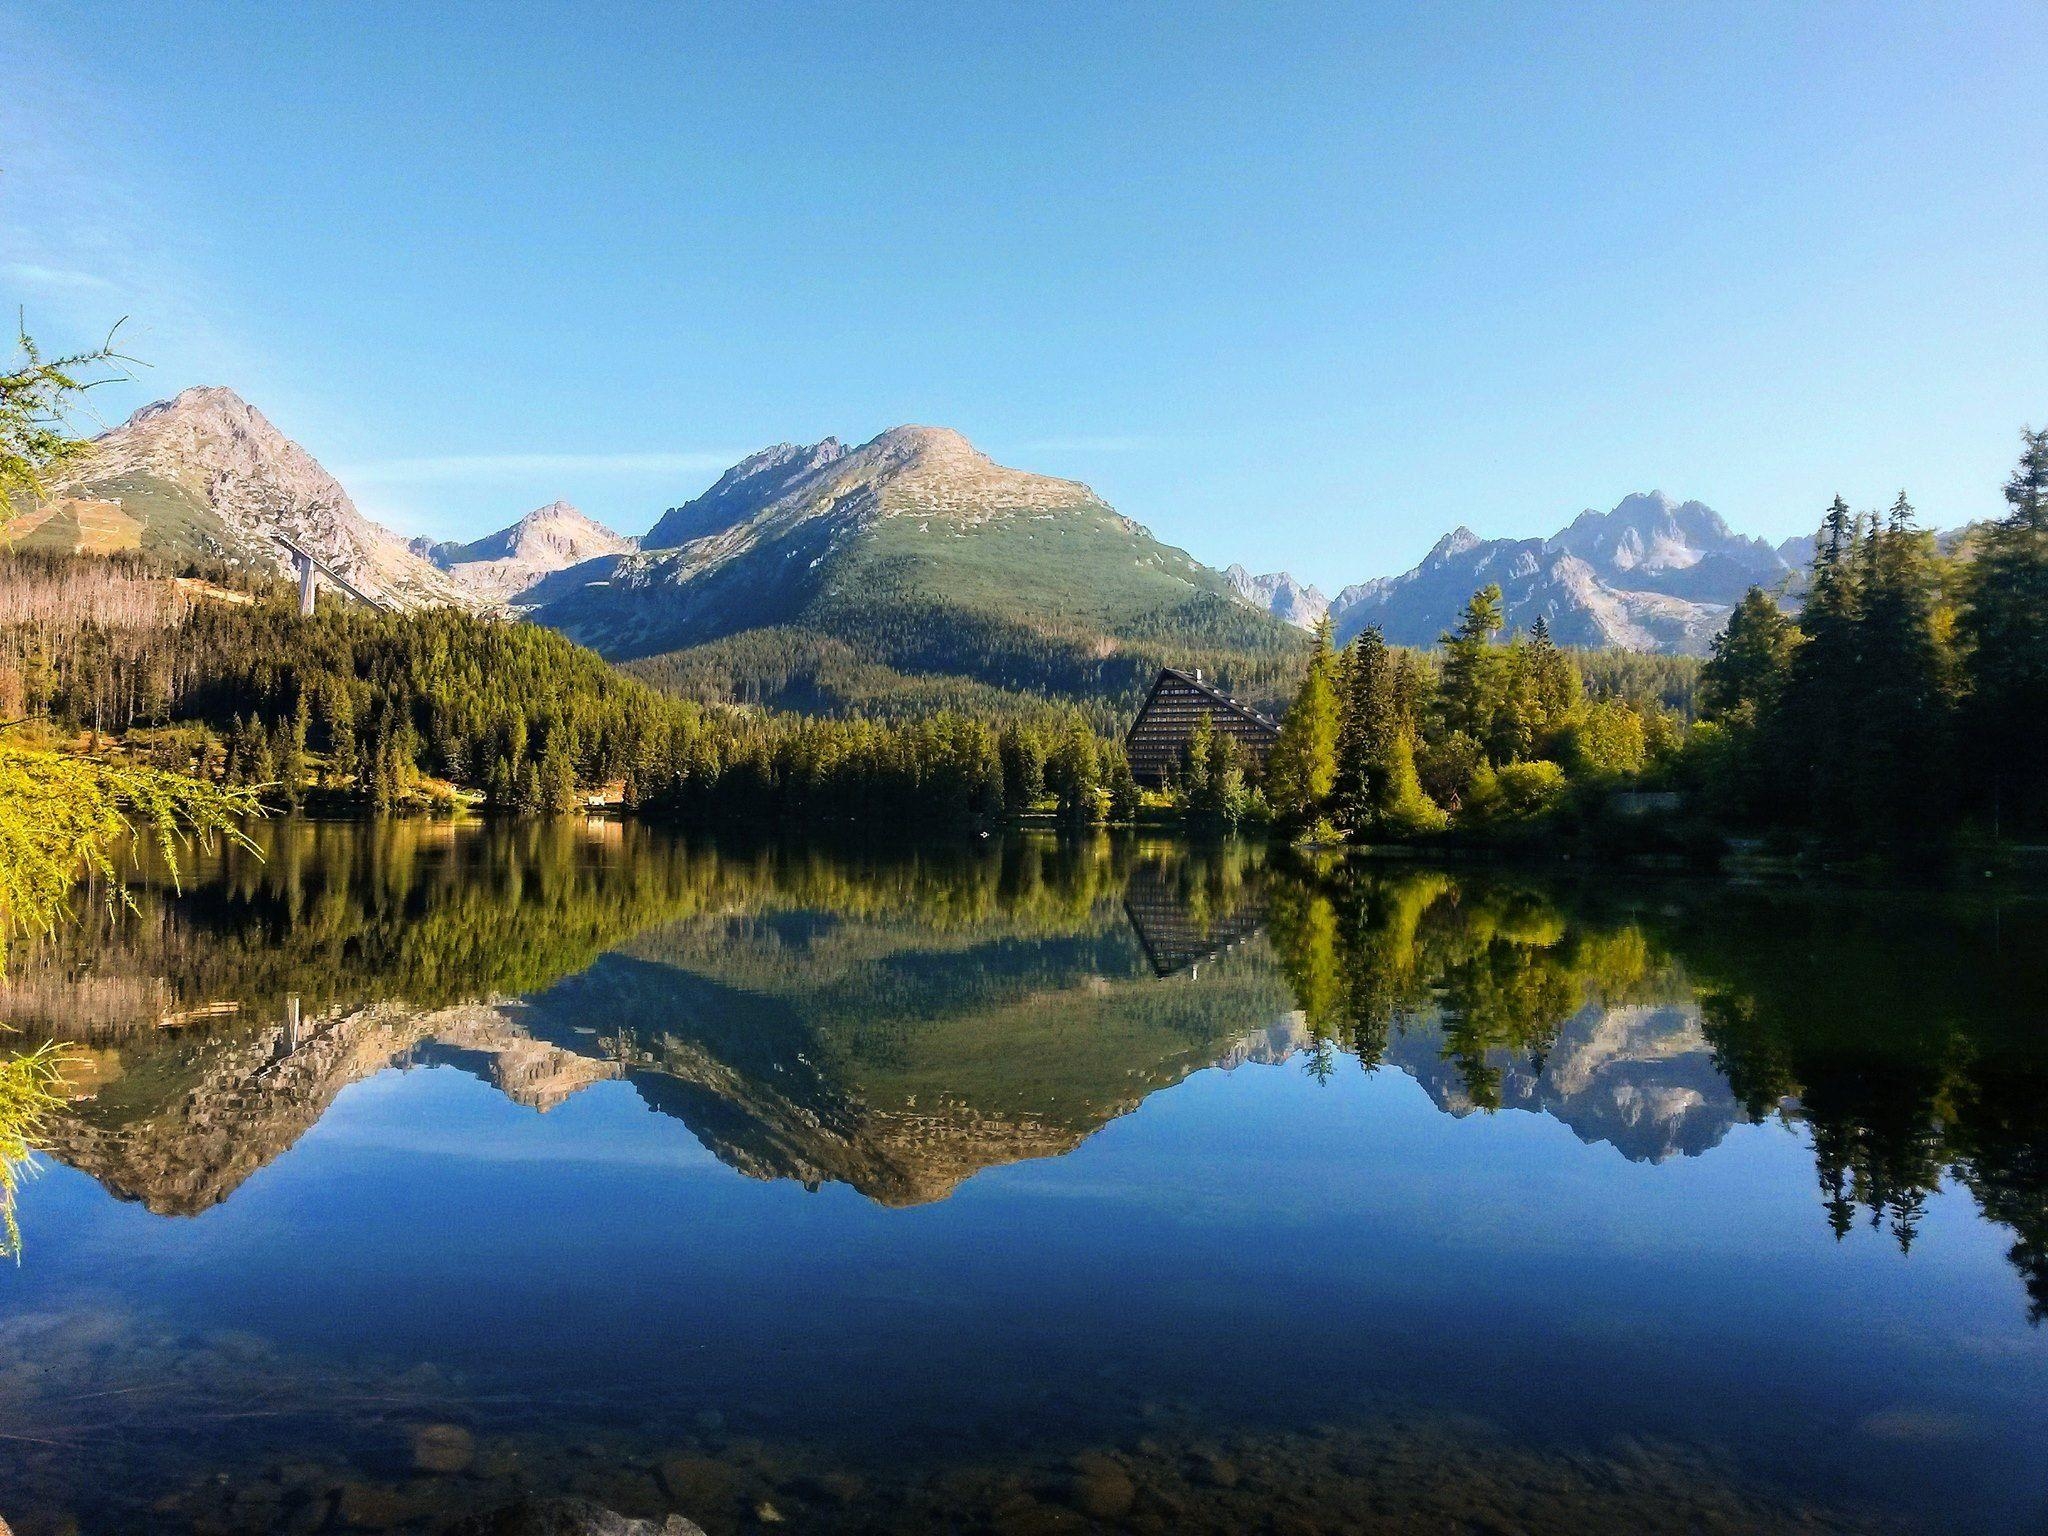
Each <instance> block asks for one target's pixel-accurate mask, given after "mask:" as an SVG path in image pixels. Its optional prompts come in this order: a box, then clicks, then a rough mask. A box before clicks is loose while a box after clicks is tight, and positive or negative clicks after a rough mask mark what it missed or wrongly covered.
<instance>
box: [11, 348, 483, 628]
mask: <svg viewBox="0 0 2048 1536" xmlns="http://www.w3.org/2000/svg"><path fill="white" fill-rule="evenodd" d="M67 497H76V498H80V499H90V500H97V501H100V502H102V503H106V504H111V505H112V506H114V507H116V508H118V509H120V510H121V511H122V512H123V513H124V514H125V515H127V516H129V517H131V518H133V519H134V521H135V526H136V527H137V529H138V534H137V537H138V538H139V539H140V540H141V541H142V542H143V543H144V545H145V547H146V546H147V545H148V543H149V541H150V539H151V537H152V536H153V535H155V536H161V537H162V541H163V544H164V545H165V546H166V547H188V546H196V547H197V550H198V551H200V552H204V553H206V554H208V555H212V556H216V557H219V558H224V559H229V560H235V561H239V562H243V563H247V564H252V565H256V566H259V567H267V568H270V569H274V570H281V569H282V568H283V566H284V560H285V557H284V555H283V553H282V551H281V550H280V549H279V547H278V545H277V543H276V538H275V536H276V535H278V534H283V535H285V536H287V537H289V538H291V539H292V540H294V541H295V542H297V543H299V544H301V545H303V546H304V547H306V548H308V549H311V550H313V551H314V552H315V553H316V554H318V555H320V556H321V557H322V558H323V559H325V560H326V561H327V562H328V563H329V564H330V565H332V566H333V567H334V568H335V569H336V570H338V571H340V572H341V573H342V574H343V575H344V576H346V577H347V578H348V579H349V580H350V581H352V582H354V583H355V584H356V585H357V586H359V587H362V588H365V589H366V590H369V591H371V592H376V593H381V594H383V595H384V596H385V597H386V598H387V599H390V600H393V601H396V602H399V603H440V602H461V601H463V595H462V593H461V592H460V591H458V590H457V589H456V588H455V587H454V586H453V585H451V584H450V583H449V582H448V581H447V580H446V579H445V578H444V577H442V576H441V575H440V573H439V572H437V571H436V570H435V569H434V568H433V566H432V565H431V564H429V563H428V562H427V561H425V560H423V559H421V558H420V557H419V556H418V555H417V554H415V553H414V552H413V551H412V550H411V549H410V548H409V547H408V546H407V544H406V542H405V541H404V540H403V539H401V538H400V537H399V536H398V535H397V534H395V533H393V532H392V531H391V530H390V529H388V528H385V527H382V526H381V525H379V524H377V523H374V522H372V521H371V520H370V519H369V518H367V517H365V516H363V514H362V513H361V512H360V511H358V510H357V509H356V505H355V503H354V502H353V501H352V500H350V498H349V494H348V492H347V491H345V490H343V489H342V488H341V485H340V483H339V482H338V481H336V480H335V478H334V477H333V476H332V475H330V474H329V473H328V472H327V471H326V470H325V469H324V468H322V467H321V465H320V463H319V462H318V461H317V460H316V459H315V458H314V457H313V456H312V455H311V454H310V453H308V452H307V451H306V450H305V449H304V448H302V447H300V446H299V445H298V444H297V443H296V442H294V441H292V439H290V438H288V437H286V436H285V435H284V433H282V432H281V431H279V430H278V429H277V428H276V427H275V426H273V425H272V424H271V422H270V420H269V419H268V418H267V417H265V416H264V415H263V413H262V412H261V411H259V410H257V409H256V408H255V407H254V406H253V405H251V404H249V402H248V401H246V400H244V399H243V398H242V397H241V396H240V395H238V394H236V393H235V391H233V390H232V389H228V388H225V387H223V386H220V385H200V386H195V387H193V388H190V389H186V390H182V391H180V392H179V393H178V394H176V395H174V396H172V397H171V398H170V399H168V400H158V401H155V402H153V403H151V404H149V405H145V406H143V407H142V408H141V409H140V410H138V411H136V412H135V414H134V415H132V416H130V417H129V418H128V420H127V421H125V422H123V423H122V424H121V425H120V426H118V427H115V428H113V429H112V430H111V431H108V432H103V433H101V434H100V435H99V436H98V437H97V438H95V439H94V440H93V446H92V452H91V453H90V454H88V455H87V456H86V457H85V458H84V459H83V460H81V461H80V462H79V463H77V464H76V465H74V466H72V467H71V469H70V470H69V471H68V473H67V474H66V475H65V476H64V477H63V478H62V479H61V480H60V481H59V482H58V483H57V484H56V485H55V486H53V487H52V488H51V500H52V501H53V502H54V501H61V500H63V499H65V498H67ZM159 525H166V526H170V525H175V526H171V531H170V533H169V534H168V535H166V534H165V533H164V528H163V527H162V526H159ZM180 540H182V541H183V543H182V545H181V544H180V543H179V542H178V541H180Z"/></svg>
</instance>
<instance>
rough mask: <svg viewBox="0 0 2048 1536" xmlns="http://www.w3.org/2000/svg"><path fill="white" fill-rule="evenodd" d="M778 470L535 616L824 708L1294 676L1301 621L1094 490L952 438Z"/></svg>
mask: <svg viewBox="0 0 2048 1536" xmlns="http://www.w3.org/2000/svg"><path fill="white" fill-rule="evenodd" d="M763 478H764V479H765V480H767V481H768V484H769V487H770V491H771V494H770V495H769V497H768V499H766V500H755V501H751V502H748V501H743V500H740V499H737V498H734V497H732V496H731V495H730V494H727V495H725V496H724V497H723V498H722V500H721V505H720V506H719V507H718V508H717V509H716V515H706V512H707V511H708V510H709V509H704V508H700V507H699V504H698V503H693V504H692V508H697V509H698V510H696V511H692V510H691V509H689V508H686V509H680V510H681V511H683V512H686V513H688V514H689V515H687V516H675V515H673V514H672V515H671V518H670V519H669V520H668V521H670V522H671V524H672V525H680V526H686V527H689V528H691V529H692V530H695V531H697V536H696V537H695V538H693V539H692V540H691V541H690V542H688V543H686V544H684V545H682V546H680V547H678V548H675V549H670V550H655V551H650V552H647V553H643V554H640V555H637V556H628V557H626V558H624V559H620V560H617V561H609V562H605V563H604V564H603V565H601V566H593V567H592V568H590V569H589V570H588V571H587V573H579V572H569V573H565V576H564V578H558V579H557V583H556V584H555V585H554V586H553V587H552V588H550V589H549V594H548V596H547V600H545V601H544V602H542V603H541V604H540V606H539V607H538V608H537V609H536V610H535V616H536V617H537V618H539V619H540V620H541V621H542V622H544V623H548V624H551V625H554V626H555V627H558V628H561V629H563V630H565V631H566V632H567V633H569V634H570V635H572V636H574V637H575V638H577V639H579V640H582V641H584V642H585V643H587V644H590V645H593V646H595V647H596V648H597V649H598V650H599V651H601V652H603V653H604V654H605V655H607V656H610V657H612V658H614V659H616V660H620V661H624V662H627V663H630V664H631V669H632V670H633V671H635V672H636V673H638V674H639V675H641V676H643V677H646V678H648V679H649V680H650V681H653V682H656V683H658V684H660V685H662V686H664V687H669V688H672V689H676V690H678V691H681V692H684V693H688V694H691V695H693V696H697V697H701V698H733V699H742V700H746V701H750V702H761V703H767V704H774V705H785V706H795V707H803V708H809V709H826V710H835V709H867V710H874V711H878V712H884V713H893V712H899V711H910V710H916V709H922V708H928V707H931V706H932V705H934V704H940V703H958V704H970V705H973V706H975V707H990V706H995V707H1004V706H1007V707H1021V706H1025V705H1028V704H1029V703H1030V702H1031V701H1033V700H1042V699H1049V698H1072V699H1078V700H1081V701H1084V702H1089V703H1093V704H1096V705H1099V706H1102V707H1104V708H1110V707H1117V708H1121V707H1127V706H1128V705H1129V704H1130V703H1131V702H1133V701H1134V700H1135V699H1136V697H1137V695H1138V693H1139V692H1140V691H1141V690H1142V688H1143V687H1144V686H1145V684H1146V683H1148V682H1149V681H1150V679H1151V676H1152V674H1153V672H1154V671H1155V670H1156V669H1157V668H1158V667H1159V666H1160V665H1162V664H1168V663H1171V664H1175V665H1182V666H1201V667H1203V668H1204V669H1205V670H1207V671H1209V672H1211V673H1212V674H1214V675H1216V676H1217V677H1219V678H1220V679H1221V680H1222V682H1223V684H1224V686H1226V687H1229V688H1233V689H1235V690H1237V691H1239V692H1241V693H1243V694H1245V695H1247V696H1248V697H1250V698H1252V699H1254V700H1255V701H1258V702H1264V703H1271V702H1275V701H1277V699H1278V698H1279V697H1280V696H1281V695H1282V694H1283V693H1285V692H1286V691H1288V689H1289V688H1291V685H1292V677H1293V674H1294V672H1295V670H1296V669H1297V667H1298V664H1299V657H1300V655H1301V654H1302V651H1303V649H1304V647H1305V644H1306V642H1305V639H1304V637H1303V636H1301V635H1300V634H1299V632H1297V631H1295V630H1292V629H1290V628H1289V627H1288V626H1286V625H1284V624H1282V623H1280V622H1279V621H1277V620H1276V619H1274V618H1272V617H1271V616H1270V615H1267V614H1263V613H1259V612H1255V611H1253V610H1252V609H1250V608H1248V607H1247V606H1246V605H1245V604H1244V603H1242V602H1241V601H1239V600H1238V599H1237V598H1236V596H1235V595H1234V594H1233V592H1232V590H1231V588H1230V585H1229V583H1228V581H1227V580H1226V579H1225V578H1224V577H1223V576H1222V575H1221V574H1220V573H1218V572H1216V571H1212V570H1210V569H1209V568H1208V567H1206V566H1203V565H1201V564H1199V563H1198V562H1196V561H1195V560H1193V559H1191V558H1190V557H1189V556H1188V555H1187V554H1186V553H1185V552H1183V551H1181V550H1178V549H1174V548H1172V547H1170V546H1168V545H1165V544H1162V543H1160V542H1159V541H1158V540H1157V539H1155V538H1153V537H1152V535H1151V534H1150V533H1149V532H1147V531H1146V530H1145V529H1144V528H1142V527H1140V526H1138V525H1137V524H1136V523H1133V522H1131V521H1130V520H1129V519H1128V518H1125V517H1122V516H1120V515H1119V514H1117V513H1116V512H1115V511H1114V510H1112V509H1111V508H1110V507H1109V506H1108V505H1106V504H1105V503H1104V502H1103V501H1102V500H1101V499H1100V498H1099V497H1097V496H1096V495H1095V493H1094V492H1093V491H1091V490H1089V489H1088V487H1086V486H1085V485H1081V484H1079V483H1078V482H1075V481H1070V480H1056V479H1052V478H1050V477H1047V476H1043V475H1031V474H1025V473H1022V472H1020V471H1016V470H1011V469H1006V468H1003V467H1002V466H1000V465H997V464H995V463H993V462H992V461H991V460H989V459H988V458H987V457H985V456H984V455H982V454H980V453H979V452H977V451H976V450H975V449H974V448H973V447H972V446H971V445H970V444H968V443H967V441H966V440H965V439H964V438H962V437H960V436H959V435H958V434H957V433H953V432H947V431H943V430H940V429H934V428H923V427H899V428H897V429H895V430H894V431H892V432H886V433H884V434H882V436H881V437H878V438H876V439H875V440H874V441H873V442H871V443H868V444H865V445H863V446H862V447H860V448H857V449H854V450H852V451H850V452H847V453H844V454H838V455H831V456H824V457H823V459H822V462H817V463H815V465H814V467H813V468H812V469H810V470H809V471H807V472H806V473H804V474H803V475H801V476H799V477H798V478H797V480H796V481H795V482H794V483H793V484H791V483H788V482H786V481H781V480H778V479H774V478H771V477H763ZM729 479H730V477H728V480H729ZM721 485H722V486H725V485H728V481H721ZM708 499H709V497H708V496H707V498H700V501H704V500H708ZM579 574H581V575H582V576H583V578H584V579H580V580H579V579H577V578H578V577H579Z"/></svg>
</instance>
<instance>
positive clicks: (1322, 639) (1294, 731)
mask: <svg viewBox="0 0 2048 1536" xmlns="http://www.w3.org/2000/svg"><path fill="white" fill-rule="evenodd" d="M1338 725H1339V720H1338V705H1337V665H1336V653H1335V651H1334V650H1333V649H1332V647H1331V643H1330V620H1329V617H1328V615H1325V616H1324V617H1323V619H1322V620H1321V622H1319V623H1318V624H1317V625H1316V645H1315V650H1314V652H1313V653H1312V654H1311V655H1310V657H1309V663H1308V672H1307V674H1306V675H1305V676H1304V677H1303V678H1302V681H1301V690H1300V691H1299V692H1298V693H1296V694H1295V696H1294V705H1293V707H1292V708H1291V709H1289V710H1288V711H1287V717H1286V718H1285V719H1284V720H1282V721H1281V723H1280V735H1279V737H1278V739H1277V740H1276V741H1275V742H1274V743H1273V750H1272V752H1271V754H1270V755H1269V756H1268V757H1267V760H1266V793H1267V797H1268V799H1269V800H1270V801H1271V802H1272V806H1273V814H1274V816H1275V817H1277V818H1278V819H1279V820H1280V822H1281V824H1282V825H1283V826H1288V827H1291V828H1295V829H1299V828H1302V827H1306V826H1309V825H1310V824H1311V823H1313V822H1314V821H1315V820H1316V818H1317V817H1319V816H1321V815H1322V814H1323V813H1324V812H1325V810H1326V809H1327V808H1328V805H1329V799H1330V791H1331V789H1332V788H1333V787H1334V786H1335V784H1336V780H1337V734H1338Z"/></svg>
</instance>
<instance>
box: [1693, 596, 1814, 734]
mask: <svg viewBox="0 0 2048 1536" xmlns="http://www.w3.org/2000/svg"><path fill="white" fill-rule="evenodd" d="M1797 641H1798V630H1797V629H1795V628H1794V627H1793V624H1792V621H1791V620H1790V619H1788V618H1787V617H1786V616H1785V614H1784V611H1783V610H1782V609H1780V608H1779V607H1778V604H1777V602H1776V601H1775V600H1774V599H1773V598H1772V597H1771V596H1770V594H1768V593H1767V592H1765V591H1764V590H1763V589H1762V588H1760V587H1751V588H1750V589H1749V591H1748V592H1747V593H1745V594H1744V596H1743V599H1742V601H1741V602H1739V603H1737V604H1736V605H1735V611H1734V612H1733V613H1731V614H1730V615H1729V616H1728V627H1727V628H1726V629H1724V630H1722V631H1721V633H1720V634H1718V635H1716V636H1715V637H1714V650H1713V655H1712V656H1711V657H1710V658H1709V660H1708V661H1707V664H1706V665H1705V666H1704V667H1703V668H1701V670H1700V707H1701V714H1702V716H1703V717H1704V718H1706V719H1708V720H1718V719H1722V718H1725V717H1726V716H1729V715H1732V714H1734V713H1736V711H1738V710H1741V709H1743V708H1745V707H1746V708H1748V709H1750V710H1752V711H1755V710H1760V709H1768V708H1770V707H1771V706H1772V705H1774V704H1775V703H1776V702H1777V699H1778V695H1779V694H1780V693H1781V692H1782V691H1783V690H1784V687H1785V678H1786V675H1787V673H1788V672H1789V671H1790V668H1791V663H1792V648H1793V646H1794V645H1795V644H1796V643H1797Z"/></svg>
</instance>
